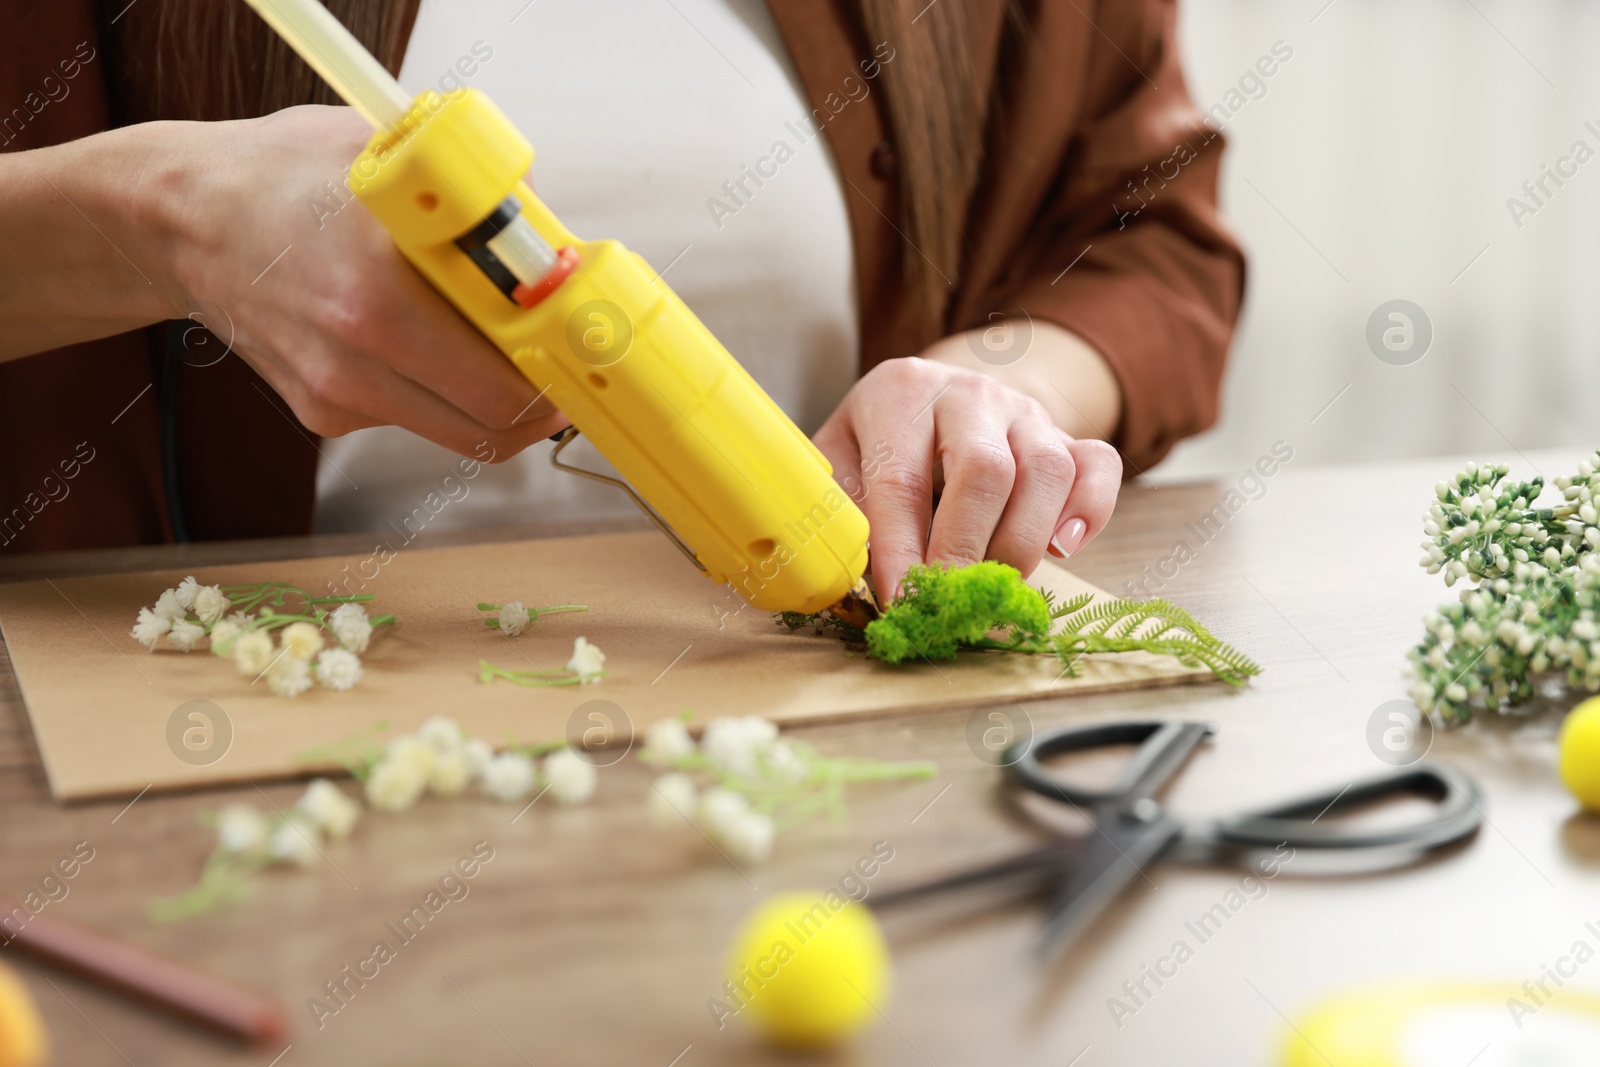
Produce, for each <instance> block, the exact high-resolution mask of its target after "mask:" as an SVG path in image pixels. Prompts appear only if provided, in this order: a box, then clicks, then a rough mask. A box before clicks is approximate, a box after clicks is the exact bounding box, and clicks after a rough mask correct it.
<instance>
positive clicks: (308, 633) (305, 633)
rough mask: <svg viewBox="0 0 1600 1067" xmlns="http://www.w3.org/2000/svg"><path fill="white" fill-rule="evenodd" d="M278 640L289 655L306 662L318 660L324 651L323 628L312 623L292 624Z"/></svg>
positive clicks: (286, 627)
mask: <svg viewBox="0 0 1600 1067" xmlns="http://www.w3.org/2000/svg"><path fill="white" fill-rule="evenodd" d="M278 640H279V642H280V643H282V645H283V648H284V651H286V652H288V653H289V655H291V656H298V657H299V658H300V659H304V660H311V659H316V658H317V653H318V652H321V651H322V628H321V627H320V626H318V625H316V624H315V623H310V622H291V623H290V624H289V625H288V626H285V627H284V628H283V633H282V634H280V635H279V637H278Z"/></svg>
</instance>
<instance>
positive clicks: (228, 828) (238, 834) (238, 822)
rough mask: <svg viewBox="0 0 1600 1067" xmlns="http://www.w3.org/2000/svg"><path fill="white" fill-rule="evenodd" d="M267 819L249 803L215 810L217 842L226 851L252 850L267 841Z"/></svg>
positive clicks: (242, 851)
mask: <svg viewBox="0 0 1600 1067" xmlns="http://www.w3.org/2000/svg"><path fill="white" fill-rule="evenodd" d="M267 829H268V827H267V820H266V819H265V818H264V817H263V816H262V814H261V813H260V812H259V811H257V810H256V809H255V808H253V807H251V806H250V805H249V804H229V805H228V806H227V807H225V808H223V809H222V810H221V811H219V812H217V843H218V844H220V845H221V846H222V848H223V849H224V850H225V851H227V852H235V853H244V852H254V851H255V850H256V849H258V848H260V847H261V846H262V845H264V844H266V841H267Z"/></svg>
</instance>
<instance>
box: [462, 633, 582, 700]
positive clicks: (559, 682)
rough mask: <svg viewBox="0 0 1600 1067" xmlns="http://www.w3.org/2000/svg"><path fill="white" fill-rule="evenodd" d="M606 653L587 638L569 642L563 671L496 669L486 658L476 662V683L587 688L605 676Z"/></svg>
mask: <svg viewBox="0 0 1600 1067" xmlns="http://www.w3.org/2000/svg"><path fill="white" fill-rule="evenodd" d="M605 673H606V654H605V653H604V652H602V651H600V646H599V645H596V644H591V643H590V641H589V639H588V638H586V637H579V638H577V639H576V640H574V641H573V642H572V658H571V659H569V660H567V669H566V670H565V671H540V670H526V671H518V670H511V669H509V668H506V667H496V666H495V665H494V664H492V663H490V662H489V661H488V660H486V659H480V660H479V661H478V681H480V682H492V681H494V680H495V679H496V678H499V679H501V680H503V681H507V682H514V683H515V684H517V685H523V686H528V687H529V688H538V687H542V686H567V685H588V684H589V683H591V682H598V681H599V680H600V679H601V678H603V677H605Z"/></svg>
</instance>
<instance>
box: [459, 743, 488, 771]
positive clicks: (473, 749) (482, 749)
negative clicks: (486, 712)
mask: <svg viewBox="0 0 1600 1067" xmlns="http://www.w3.org/2000/svg"><path fill="white" fill-rule="evenodd" d="M461 755H462V757H463V758H465V759H466V761H467V773H468V774H470V775H472V778H473V780H474V781H481V780H482V779H483V776H484V774H485V773H487V772H488V770H489V764H490V763H492V762H494V746H493V745H491V744H489V742H487V741H485V740H484V739H483V738H481V737H472V738H468V739H467V741H466V742H465V743H464V744H463V745H462V746H461Z"/></svg>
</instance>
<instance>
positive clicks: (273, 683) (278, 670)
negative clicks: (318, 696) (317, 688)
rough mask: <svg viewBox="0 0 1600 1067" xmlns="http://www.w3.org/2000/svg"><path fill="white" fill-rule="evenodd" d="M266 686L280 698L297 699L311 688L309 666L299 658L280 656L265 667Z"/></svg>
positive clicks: (286, 655)
mask: <svg viewBox="0 0 1600 1067" xmlns="http://www.w3.org/2000/svg"><path fill="white" fill-rule="evenodd" d="M267 685H268V686H270V687H271V689H272V691H273V692H274V693H277V694H278V695H279V696H281V697H297V696H299V695H300V694H301V693H304V692H305V691H306V690H307V689H310V688H311V664H309V663H307V662H306V661H305V660H303V659H301V658H300V657H299V656H291V655H288V654H287V653H285V654H283V655H280V656H279V657H278V658H277V659H275V660H273V661H272V663H271V665H270V666H268V667H267Z"/></svg>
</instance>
